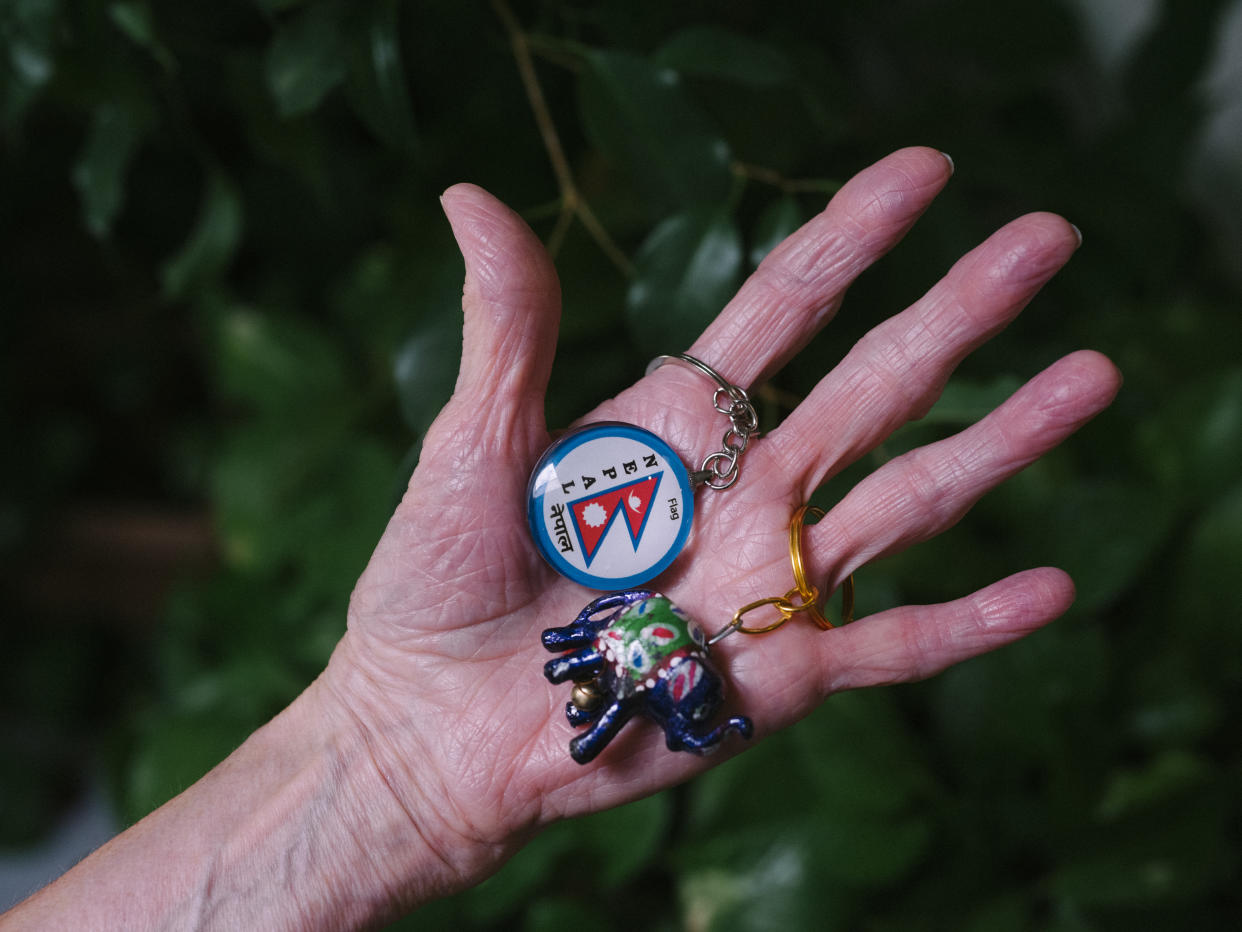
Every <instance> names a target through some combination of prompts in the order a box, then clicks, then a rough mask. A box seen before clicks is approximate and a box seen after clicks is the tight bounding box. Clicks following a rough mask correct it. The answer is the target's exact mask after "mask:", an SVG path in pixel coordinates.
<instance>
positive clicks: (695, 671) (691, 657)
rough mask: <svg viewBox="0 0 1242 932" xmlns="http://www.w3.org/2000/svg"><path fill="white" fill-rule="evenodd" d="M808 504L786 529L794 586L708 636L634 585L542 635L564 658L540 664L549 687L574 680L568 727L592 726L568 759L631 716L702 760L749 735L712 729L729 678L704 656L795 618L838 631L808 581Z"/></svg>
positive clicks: (729, 726) (849, 602) (846, 594)
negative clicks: (771, 618) (769, 610)
mask: <svg viewBox="0 0 1242 932" xmlns="http://www.w3.org/2000/svg"><path fill="white" fill-rule="evenodd" d="M808 511H809V512H811V513H812V514H815V515H816V516H817V517H823V514H824V512H823V510H822V509H819V508H814V507H811V506H807V505H804V506H802V507H801V508H799V509H798V511H797V512H795V514H794V516H793V519H792V520H791V522H790V526H789V555H790V563H791V564H792V566H793V573H794V582H795V585H794V587H793V588H792V589H790V590H789V591H788V592H786V593H785V594H784V595H783V596H774V597H771V598H765V599H760V600H758V601H756V602H752V603H750V604H749V605H745V606H743V607H742V608H740V609H738V610H737V611H736V612H735V613H734V614H733V618H732V620H731V621H730V622H729V623H728V624H727V625H725V626H724V627H723V628H721V629H720V631H718V632H717V633H716V634H714V635H713V636H711V637H710V638H709V637H707V635H706V634H705V633H704V631H703V629H702V627H700V625H699V624H698V623H697V622H695V621H694V619H692V618H690V617H689V615H687V614H686V613H685V612H684V611H682V609H680V608H679V607H677V606H676V605H675V604H674V603H673V602H672V601H671V600H670V599H669V598H667V597H666V596H664V595H661V594H660V593H658V592H655V591H654V590H651V589H630V590H626V591H624V592H616V593H611V594H609V595H604V596H600V597H599V598H597V599H595V600H594V601H592V602H591V603H590V604H589V605H587V606H586V607H585V608H584V609H583V610H582V611H581V612H579V613H578V617H577V618H575V619H574V621H573V622H572V623H571V624H569V625H565V626H563V627H559V628H548V629H546V630H545V631H544V632H543V636H542V641H543V646H544V647H546V648H547V649H548V650H550V651H554V652H562V656H560V657H557V658H556V659H554V660H550V661H548V662H547V663H546V664H545V665H544V676H546V677H547V679H548V681H549V682H551V683H563V682H565V681H567V680H569V681H572V682H573V683H574V688H573V693H572V696H571V698H570V700H569V702H568V703H567V704H566V706H565V716H566V718H567V719H568V720H569V723H570V724H571V725H575V726H582V725H589V726H590V727H589V728H588V729H587V730H586V731H584V732H582V733H581V734H579V735H577V736H575V737H574V738H573V739H572V740H571V741H570V743H569V753H570V756H571V757H573V759H574V760H575V761H577V762H578V763H579V764H586V763H588V762H590V761H592V760H594V759H595V757H596V756H597V755H598V754H599V753H600V752H601V751H602V750H603V749H604V748H605V747H606V746H607V745H608V743H609V742H610V741H611V740H612V739H613V738H614V737H615V736H616V735H617V733H618V732H619V731H620V730H621V728H622V727H623V726H624V725H625V723H626V722H628V721H629V720H630V719H631V718H632V717H633V716H634V715H636V714H641V715H644V716H646V717H647V718H650V719H652V720H654V721H655V722H656V723H657V724H658V725H659V726H660V727H661V728H662V729H663V730H664V737H665V743H666V744H667V746H668V748H669V750H673V751H691V752H693V753H696V754H704V753H708V752H710V751H712V750H714V749H715V748H716V747H717V746H718V745H719V744H720V742H721V741H722V740H723V739H724V738H725V736H726V735H728V734H730V733H732V732H736V733H737V734H739V735H741V736H742V737H743V738H749V737H750V735H751V733H752V732H753V730H754V726H753V724H752V723H751V721H750V719H748V718H746V717H745V716H741V715H737V716H733V717H731V718H728V719H727V720H726V721H724V722H723V723H722V724H720V725H716V726H715V727H713V726H712V725H711V719H712V717H713V715H715V713H716V711H717V710H718V709H719V707H720V705H721V703H722V702H723V700H724V680H723V678H722V677H721V675H720V673H719V672H718V671H717V669H716V668H715V666H714V665H713V664H712V662H711V660H710V658H709V656H708V654H709V650H710V648H711V645H712V644H714V643H716V642H718V641H719V640H720V639H721V638H723V637H726V636H727V635H729V634H732V633H733V632H735V631H737V632H741V633H743V634H763V633H766V632H768V631H772V630H775V629H776V628H779V627H780V626H781V625H783V624H784V623H785V622H786V621H788V620H789V619H790V618H792V617H794V616H795V615H797V614H806V615H808V616H809V617H810V618H811V619H812V620H813V621H814V622H815V623H816V624H817V625H818V626H819V627H820V628H821V629H824V630H827V629H828V628H832V627H834V625H833V624H832V623H831V622H830V621H828V619H827V618H825V617H824V615H823V613H822V612H821V611H820V610H819V607H818V605H817V604H816V603H817V601H818V599H819V591H818V589H816V587H815V586H813V585H811V584H810V583H809V582H808V581H807V579H806V572H805V568H804V565H803V561H802V544H801V541H802V523H803V518H804V517H805V515H806V514H807V512H808ZM769 605H770V606H772V607H774V608H775V609H776V611H777V612H778V613H779V615H780V617H779V618H778V619H777V620H776V621H775V622H772V623H770V624H767V625H764V626H761V627H752V626H747V625H745V624H743V618H744V616H746V615H747V614H749V613H751V612H753V611H756V610H758V609H762V608H764V607H766V606H769ZM853 617H854V579H853V577H852V576H851V577H849V578H847V579H846V580H845V582H844V583H843V584H842V586H841V623H842V624H846V623H848V622H850V621H852V620H853Z"/></svg>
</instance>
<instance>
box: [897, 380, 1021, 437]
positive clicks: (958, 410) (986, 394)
mask: <svg viewBox="0 0 1242 932" xmlns="http://www.w3.org/2000/svg"><path fill="white" fill-rule="evenodd" d="M1021 386H1022V380H1021V379H1019V378H1018V377H1017V376H1014V375H1003V376H1001V377H999V378H996V379H993V380H991V381H989V382H975V381H971V380H969V379H963V378H954V379H950V380H949V383H948V384H947V385H945V387H944V391H943V392H941V393H940V397H939V398H938V399H936V403H935V404H934V405H932V408H931V410H930V411H928V412H927V414H925V415H923V417H922V418H921V419H920V420H919V421H918V423H919V424H923V425H928V424H945V425H948V426H951V427H965V426H968V425H970V424H974V423H975V422H976V421H979V420H982V419H983V418H984V417H985V416H986V415H988V414H991V413H992V411H994V410H995V409H996V408H997V407H998V406H999V405H1000V404H1001V402H1003V401H1005V400H1006V399H1007V398H1009V396H1010V395H1012V394H1013V393H1014V392H1016V391H1017V390H1018V389H1019V388H1021Z"/></svg>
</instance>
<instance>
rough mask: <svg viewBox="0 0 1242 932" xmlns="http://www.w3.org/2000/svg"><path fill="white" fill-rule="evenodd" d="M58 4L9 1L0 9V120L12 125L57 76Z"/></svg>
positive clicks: (38, 0)
mask: <svg viewBox="0 0 1242 932" xmlns="http://www.w3.org/2000/svg"><path fill="white" fill-rule="evenodd" d="M60 19H61V10H60V3H59V2H58V0H9V2H7V3H4V4H2V5H0V50H2V52H3V59H2V60H0V117H3V119H4V121H5V123H7V124H9V125H10V126H11V125H14V124H16V122H17V121H18V120H19V119H20V118H21V117H22V115H23V114H24V113H25V111H26V108H27V107H29V106H30V104H31V103H32V102H33V101H34V99H35V97H36V96H37V95H38V93H39V91H40V90H42V89H43V88H44V87H46V86H47V84H48V82H49V81H51V79H52V75H54V74H55V73H56V37H57V28H58V25H59V23H60Z"/></svg>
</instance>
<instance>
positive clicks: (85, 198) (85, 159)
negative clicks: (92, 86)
mask: <svg viewBox="0 0 1242 932" xmlns="http://www.w3.org/2000/svg"><path fill="white" fill-rule="evenodd" d="M147 126H148V118H147V114H146V113H145V112H143V111H142V109H141V108H140V107H138V106H137V105H134V104H132V103H131V104H129V105H127V102H122V101H119V100H109V101H107V102H105V103H103V104H101V105H100V106H99V107H97V108H96V109H95V112H94V114H93V115H92V117H91V129H90V134H89V135H88V136H87V138H86V145H85V146H83V148H82V152H81V154H80V155H79V156H78V159H77V161H76V162H75V163H74V166H73V186H74V187H75V188H77V190H78V195H79V196H80V197H81V198H82V218H83V220H84V222H85V223H86V228H87V229H88V230H89V231H90V232H91V235H93V236H95V237H98V238H99V239H103V238H105V237H107V236H108V234H109V233H111V232H112V224H113V221H115V220H116V216H117V214H118V213H119V212H120V210H121V207H122V206H123V205H124V203H125V176H126V172H127V171H128V170H129V164H130V162H131V161H132V160H133V156H134V151H135V150H136V149H137V148H138V144H139V143H140V142H141V141H142V140H143V138H144V137H145V136H146V133H147Z"/></svg>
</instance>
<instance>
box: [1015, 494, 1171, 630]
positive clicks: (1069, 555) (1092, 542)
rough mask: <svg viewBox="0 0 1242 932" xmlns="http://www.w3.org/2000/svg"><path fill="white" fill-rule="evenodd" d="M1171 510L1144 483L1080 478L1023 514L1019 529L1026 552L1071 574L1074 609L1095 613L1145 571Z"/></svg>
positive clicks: (1164, 497) (1168, 503)
mask: <svg viewBox="0 0 1242 932" xmlns="http://www.w3.org/2000/svg"><path fill="white" fill-rule="evenodd" d="M1175 514H1176V512H1175V507H1174V504H1173V502H1171V501H1170V500H1169V497H1168V495H1166V494H1164V493H1163V492H1162V491H1161V490H1160V489H1159V488H1157V487H1153V486H1152V485H1150V484H1148V483H1137V482H1129V481H1123V480H1100V481H1085V480H1080V481H1078V482H1075V483H1073V484H1068V485H1065V484H1063V485H1062V486H1061V487H1060V488H1059V489H1058V490H1057V492H1056V497H1055V498H1054V499H1053V500H1052V501H1051V502H1046V503H1044V505H1043V506H1042V508H1041V510H1040V511H1039V512H1038V513H1032V514H1031V515H1029V516H1027V518H1028V520H1027V521H1026V530H1025V533H1026V537H1027V540H1028V541H1029V542H1030V546H1031V549H1032V552H1034V553H1037V554H1040V559H1041V560H1044V561H1047V562H1049V563H1051V564H1053V565H1056V566H1060V567H1062V568H1064V569H1065V570H1066V571H1068V572H1069V574H1070V575H1071V576H1073V577H1074V582H1075V585H1076V586H1077V589H1078V597H1077V600H1076V602H1075V608H1076V609H1077V610H1078V611H1081V612H1088V613H1089V612H1097V611H1100V610H1101V609H1103V608H1104V607H1105V606H1107V605H1109V604H1110V603H1112V602H1113V601H1114V600H1115V599H1117V598H1119V597H1120V596H1121V595H1122V593H1124V592H1125V591H1126V590H1127V589H1128V587H1130V586H1131V585H1132V584H1133V583H1134V582H1135V581H1136V580H1137V579H1138V578H1139V577H1140V576H1141V575H1142V574H1144V573H1146V572H1148V570H1149V569H1150V566H1151V561H1152V560H1153V559H1154V558H1155V555H1156V552H1157V550H1158V549H1159V547H1160V546H1161V544H1162V543H1163V541H1164V539H1165V534H1166V533H1167V531H1168V530H1169V528H1170V527H1171V525H1172V522H1173V520H1174V517H1175Z"/></svg>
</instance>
